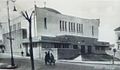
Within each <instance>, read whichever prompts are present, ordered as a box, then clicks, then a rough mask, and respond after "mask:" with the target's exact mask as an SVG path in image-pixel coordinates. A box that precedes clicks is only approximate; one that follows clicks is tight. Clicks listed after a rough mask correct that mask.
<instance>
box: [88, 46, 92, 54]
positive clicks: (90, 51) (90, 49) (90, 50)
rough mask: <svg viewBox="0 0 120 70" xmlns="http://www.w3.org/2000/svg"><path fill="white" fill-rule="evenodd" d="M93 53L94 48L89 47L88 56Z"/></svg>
mask: <svg viewBox="0 0 120 70" xmlns="http://www.w3.org/2000/svg"><path fill="white" fill-rule="evenodd" d="M91 53H92V47H91V46H88V54H91Z"/></svg>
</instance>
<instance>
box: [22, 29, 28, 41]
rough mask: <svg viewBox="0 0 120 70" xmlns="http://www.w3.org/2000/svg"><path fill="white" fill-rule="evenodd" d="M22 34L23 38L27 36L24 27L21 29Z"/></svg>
mask: <svg viewBox="0 0 120 70" xmlns="http://www.w3.org/2000/svg"><path fill="white" fill-rule="evenodd" d="M22 35H23V39H25V38H27V30H26V29H23V30H22Z"/></svg>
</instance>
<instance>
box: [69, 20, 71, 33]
mask: <svg viewBox="0 0 120 70" xmlns="http://www.w3.org/2000/svg"><path fill="white" fill-rule="evenodd" d="M70 24H71V23H70V22H69V32H70V31H71V27H70Z"/></svg>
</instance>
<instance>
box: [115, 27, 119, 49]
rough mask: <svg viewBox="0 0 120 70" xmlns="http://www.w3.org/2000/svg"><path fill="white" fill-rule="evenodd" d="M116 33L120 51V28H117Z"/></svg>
mask: <svg viewBox="0 0 120 70" xmlns="http://www.w3.org/2000/svg"><path fill="white" fill-rule="evenodd" d="M114 31H115V34H116V44H117V48H118V49H120V27H118V28H116V29H115V30H114Z"/></svg>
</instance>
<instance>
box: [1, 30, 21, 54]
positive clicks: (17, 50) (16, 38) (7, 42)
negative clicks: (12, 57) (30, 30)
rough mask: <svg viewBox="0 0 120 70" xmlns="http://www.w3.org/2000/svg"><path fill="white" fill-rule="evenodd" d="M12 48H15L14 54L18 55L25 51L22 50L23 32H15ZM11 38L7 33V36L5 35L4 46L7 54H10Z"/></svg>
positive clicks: (13, 33)
mask: <svg viewBox="0 0 120 70" xmlns="http://www.w3.org/2000/svg"><path fill="white" fill-rule="evenodd" d="M11 34H12V38H13V40H12V48H13V52H14V54H16V55H18V54H19V55H20V54H21V51H22V50H23V49H22V48H23V47H22V37H23V36H22V30H21V29H20V30H16V31H13V32H12V33H11ZM8 37H9V34H8V33H6V34H3V44H4V45H5V48H6V49H5V52H6V53H10V51H11V50H10V40H9V39H7V38H8Z"/></svg>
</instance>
